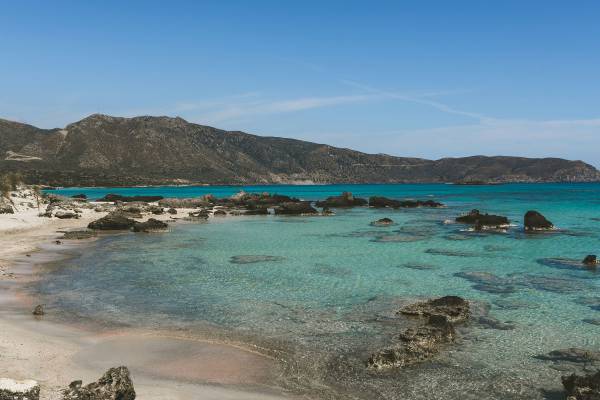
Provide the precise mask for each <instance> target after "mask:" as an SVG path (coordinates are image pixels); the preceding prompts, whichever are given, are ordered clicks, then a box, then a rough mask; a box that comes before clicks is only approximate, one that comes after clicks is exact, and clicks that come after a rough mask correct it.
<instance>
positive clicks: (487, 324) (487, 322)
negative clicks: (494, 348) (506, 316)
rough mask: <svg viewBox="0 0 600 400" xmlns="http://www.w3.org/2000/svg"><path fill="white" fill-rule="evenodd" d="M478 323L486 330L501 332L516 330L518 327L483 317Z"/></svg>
mask: <svg viewBox="0 0 600 400" xmlns="http://www.w3.org/2000/svg"><path fill="white" fill-rule="evenodd" d="M477 323H478V324H479V325H481V326H482V327H484V328H486V329H498V330H501V331H511V330H513V329H515V328H516V325H515V324H514V323H511V322H502V321H500V320H498V319H496V318H492V317H486V316H481V317H479V319H478V320H477Z"/></svg>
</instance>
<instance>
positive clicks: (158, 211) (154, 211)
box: [146, 206, 165, 215]
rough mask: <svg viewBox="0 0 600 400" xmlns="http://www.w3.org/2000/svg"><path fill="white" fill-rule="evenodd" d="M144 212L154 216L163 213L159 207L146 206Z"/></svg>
mask: <svg viewBox="0 0 600 400" xmlns="http://www.w3.org/2000/svg"><path fill="white" fill-rule="evenodd" d="M146 212H149V213H152V214H154V215H162V214H164V213H165V210H164V209H163V208H162V207H160V206H148V207H147V208H146Z"/></svg>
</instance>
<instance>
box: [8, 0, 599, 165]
mask: <svg viewBox="0 0 600 400" xmlns="http://www.w3.org/2000/svg"><path fill="white" fill-rule="evenodd" d="M598 21H600V2H594V1H587V2H586V1H576V2H567V1H563V2H556V1H496V2H492V1H411V2H408V1H407V2H400V1H394V2H377V1H373V2H366V1H361V2H358V1H356V2H355V1H327V2H325V1H315V2H311V1H301V2H291V1H258V0H257V1H250V0H248V1H215V2H200V1H189V2H187V1H173V2H162V1H154V2H153V1H144V2H134V1H128V2H120V1H119V2H118V1H102V2H101V1H72V2H69V1H4V0H0V54H1V57H0V117H3V118H7V119H14V120H18V121H22V122H27V123H31V124H34V125H37V126H40V127H46V128H50V127H62V126H64V125H66V124H67V123H69V122H73V121H76V120H78V119H80V118H82V117H84V116H86V115H89V114H92V113H96V112H100V113H105V114H111V115H120V116H133V115H140V114H144V115H146V114H150V115H171V116H181V117H183V118H185V119H187V120H189V121H192V122H197V123H200V124H206V125H212V126H216V127H219V128H224V129H229V130H243V131H246V132H250V133H255V134H259V135H268V136H284V137H294V138H300V139H306V140H311V141H317V142H321V143H328V144H332V145H336V146H341V147H350V148H354V149H358V150H362V151H366V152H373V153H378V152H382V153H389V154H394V155H402V156H416V157H426V158H440V157H445V156H465V155H473V154H485V155H499V154H502V155H522V156H536V157H539V156H558V157H565V158H570V159H583V160H585V161H587V162H590V163H592V164H594V165H596V166H600V158H599V157H598V156H597V153H598V150H597V149H598V148H600V107H599V105H600V23H599V22H598Z"/></svg>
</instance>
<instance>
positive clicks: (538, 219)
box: [523, 211, 554, 232]
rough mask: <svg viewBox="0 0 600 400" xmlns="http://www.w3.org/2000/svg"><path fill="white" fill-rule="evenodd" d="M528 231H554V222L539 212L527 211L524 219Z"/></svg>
mask: <svg viewBox="0 0 600 400" xmlns="http://www.w3.org/2000/svg"><path fill="white" fill-rule="evenodd" d="M523 222H524V225H525V230H526V231H529V232H531V231H544V230H552V229H554V225H553V224H552V222H550V221H548V220H547V219H546V217H544V216H543V215H542V214H540V213H539V212H537V211H527V212H526V213H525V217H524V218H523Z"/></svg>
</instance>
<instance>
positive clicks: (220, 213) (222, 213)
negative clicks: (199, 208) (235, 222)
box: [213, 210, 227, 217]
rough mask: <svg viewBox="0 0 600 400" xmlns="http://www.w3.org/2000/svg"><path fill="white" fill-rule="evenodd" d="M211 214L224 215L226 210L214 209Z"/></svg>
mask: <svg viewBox="0 0 600 400" xmlns="http://www.w3.org/2000/svg"><path fill="white" fill-rule="evenodd" d="M213 215H214V216H215V217H225V216H226V215H227V211H225V210H215V212H213Z"/></svg>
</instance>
